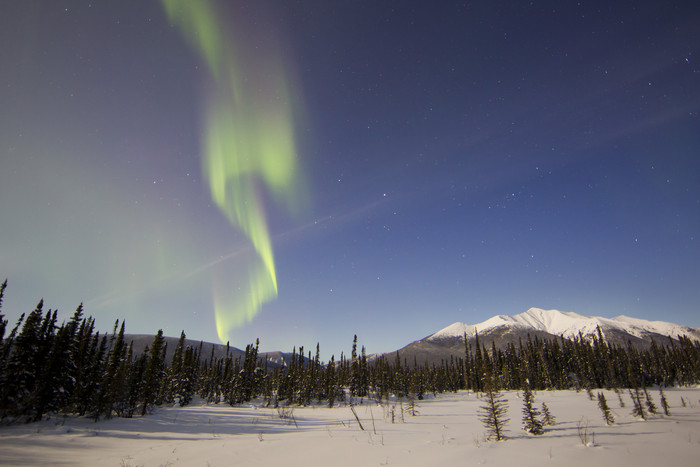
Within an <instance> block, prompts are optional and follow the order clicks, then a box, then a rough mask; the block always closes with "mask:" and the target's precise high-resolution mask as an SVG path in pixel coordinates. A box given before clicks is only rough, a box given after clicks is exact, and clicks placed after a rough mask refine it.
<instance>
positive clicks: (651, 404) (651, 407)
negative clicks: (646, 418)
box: [644, 388, 656, 415]
mask: <svg viewBox="0 0 700 467" xmlns="http://www.w3.org/2000/svg"><path fill="white" fill-rule="evenodd" d="M644 396H645V404H646V406H647V410H648V411H649V413H650V414H652V415H656V404H654V400H653V399H652V398H651V396H650V395H649V393H648V392H647V388H644Z"/></svg>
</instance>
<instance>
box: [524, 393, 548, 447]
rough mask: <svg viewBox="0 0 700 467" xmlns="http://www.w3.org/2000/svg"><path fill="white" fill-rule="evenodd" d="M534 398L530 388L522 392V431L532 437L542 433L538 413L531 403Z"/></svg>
mask: <svg viewBox="0 0 700 467" xmlns="http://www.w3.org/2000/svg"><path fill="white" fill-rule="evenodd" d="M534 401H535V396H533V395H532V391H531V390H530V388H526V389H525V391H523V430H525V431H527V432H528V433H532V434H533V435H541V434H542V433H544V430H543V429H542V422H541V421H540V420H539V418H538V417H539V416H540V411H539V410H537V409H536V408H535V407H534V406H533V403H534Z"/></svg>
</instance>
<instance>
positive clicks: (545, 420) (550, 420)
mask: <svg viewBox="0 0 700 467" xmlns="http://www.w3.org/2000/svg"><path fill="white" fill-rule="evenodd" d="M556 423H557V420H556V419H555V418H554V415H552V413H551V412H550V411H549V407H547V404H545V403H544V402H542V425H544V426H554V425H556Z"/></svg>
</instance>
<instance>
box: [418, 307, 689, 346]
mask: <svg viewBox="0 0 700 467" xmlns="http://www.w3.org/2000/svg"><path fill="white" fill-rule="evenodd" d="M500 326H507V327H512V328H521V329H532V330H536V331H544V332H548V333H550V334H554V335H557V336H564V337H567V338H572V337H575V336H577V335H578V334H579V332H580V333H581V334H583V335H584V336H589V335H593V334H595V333H596V332H597V331H596V329H597V328H598V327H600V328H601V329H602V330H603V331H605V330H611V329H614V330H619V331H623V332H627V333H629V334H631V335H633V336H636V337H644V336H645V335H646V334H648V333H656V334H661V335H663V336H669V335H670V336H674V337H675V336H678V335H686V336H688V337H691V338H692V339H700V329H695V328H689V327H687V326H680V325H677V324H673V323H667V322H664V321H647V320H644V319H638V318H629V317H627V316H618V317H616V318H603V317H600V316H585V315H580V314H578V313H573V312H567V311H559V310H542V309H540V308H530V309H529V310H527V311H526V312H524V313H520V314H517V315H515V316H506V315H497V316H494V317H492V318H489V319H487V320H486V321H484V322H482V323H478V324H472V325H470V324H465V323H454V324H451V325H450V326H447V327H446V328H444V329H441V330H440V331H438V332H436V333H435V334H433V335H431V336H430V337H428V339H444V338H452V337H462V336H464V334H465V333H466V334H467V336H469V337H471V336H473V335H474V334H475V332H476V331H478V332H479V333H485V332H487V331H489V330H491V329H493V328H496V327H500Z"/></svg>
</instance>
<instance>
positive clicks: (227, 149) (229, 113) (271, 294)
mask: <svg viewBox="0 0 700 467" xmlns="http://www.w3.org/2000/svg"><path fill="white" fill-rule="evenodd" d="M163 6H164V7H165V10H166V12H167V13H168V16H169V18H170V19H171V21H174V22H175V23H176V24H178V25H180V27H181V29H182V30H183V32H184V33H185V35H186V36H187V37H188V39H189V40H190V41H191V42H192V43H193V45H194V46H195V48H196V49H197V50H198V51H199V53H200V54H201V56H202V57H204V62H205V63H206V65H207V67H208V69H209V71H210V72H211V74H212V77H213V86H212V87H213V91H212V96H211V97H210V98H209V103H208V110H207V117H206V119H205V127H206V128H205V130H204V132H205V137H204V145H203V148H202V154H203V159H204V163H203V172H204V175H205V177H206V180H207V181H208V183H209V188H210V190H211V196H212V199H213V200H214V202H215V203H216V204H217V206H218V207H219V208H220V209H221V211H222V212H223V213H224V214H225V215H226V217H227V218H228V220H229V221H230V222H231V224H232V225H233V226H234V227H238V228H240V229H241V230H242V231H243V232H244V233H245V235H246V236H247V237H248V238H249V240H250V242H251V243H252V245H253V247H254V249H255V251H256V253H257V255H258V258H257V260H256V261H255V263H256V264H251V265H250V266H249V270H248V274H247V277H245V278H242V279H241V280H240V285H241V287H238V288H237V290H236V291H234V292H233V293H231V292H228V290H230V289H231V288H232V284H227V282H228V281H230V278H223V279H222V278H219V283H220V285H219V286H218V287H217V290H216V291H215V295H214V313H215V316H216V328H217V333H218V336H219V339H220V340H221V341H222V342H227V341H228V337H229V332H230V331H231V330H232V329H235V328H238V327H240V326H242V325H244V324H246V323H248V322H250V321H251V320H252V319H253V318H254V317H255V315H256V314H257V313H258V312H259V311H260V308H261V307H262V305H263V304H264V303H266V302H268V301H270V300H272V299H274V298H276V297H277V273H276V271H275V260H274V253H273V248H272V242H271V240H270V232H269V229H268V226H267V219H266V217H265V206H264V203H263V201H262V200H261V195H260V193H259V191H260V190H259V187H258V186H257V185H258V182H261V183H263V184H264V185H265V186H266V187H268V188H269V189H270V190H271V191H272V192H273V194H274V195H276V197H277V198H278V199H279V200H280V201H282V202H284V201H286V202H287V203H288V204H290V205H292V206H293V205H294V200H295V198H296V197H297V196H295V194H296V192H299V191H300V190H299V188H298V186H299V185H300V183H301V178H300V177H299V176H297V171H298V168H297V165H298V163H297V154H296V151H297V148H296V146H297V145H296V138H295V135H294V131H295V130H294V114H295V113H294V111H293V109H292V104H291V103H292V101H293V100H294V97H293V96H292V95H291V91H290V89H289V88H290V83H289V80H288V78H287V77H286V74H287V73H286V72H285V70H284V67H283V63H282V59H281V57H280V56H279V54H278V53H276V51H271V50H267V49H268V48H269V46H268V47H256V48H255V50H253V51H247V50H245V49H246V47H241V46H238V44H240V43H244V44H245V43H246V42H247V41H249V40H250V39H251V37H250V36H245V35H241V34H239V35H238V37H236V34H235V32H236V31H237V29H238V26H236V24H235V23H236V21H235V16H234V18H233V19H232V21H231V24H229V25H228V28H227V27H226V26H225V24H226V23H223V22H220V21H219V20H218V17H217V12H216V10H215V8H214V7H215V5H214V4H212V3H211V2H208V1H201V2H189V1H184V0H163ZM227 31H231V32H230V33H229V34H226V32H227ZM265 42H266V43H268V42H270V41H269V39H268V40H266V41H265Z"/></svg>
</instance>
